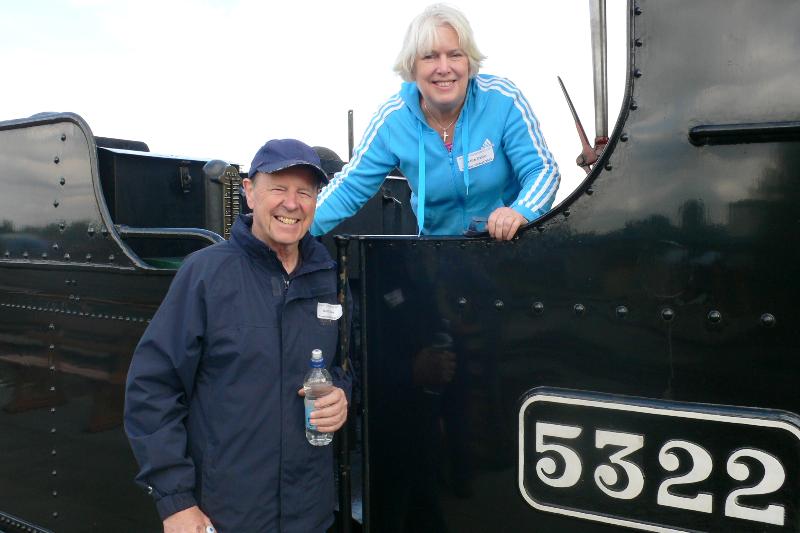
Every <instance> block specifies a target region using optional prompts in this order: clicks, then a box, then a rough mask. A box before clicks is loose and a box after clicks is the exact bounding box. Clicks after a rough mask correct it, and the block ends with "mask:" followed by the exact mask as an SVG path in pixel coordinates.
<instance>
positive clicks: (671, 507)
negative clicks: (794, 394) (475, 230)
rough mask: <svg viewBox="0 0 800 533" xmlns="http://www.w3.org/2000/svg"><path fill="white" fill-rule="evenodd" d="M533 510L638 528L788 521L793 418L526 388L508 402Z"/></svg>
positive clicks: (795, 525)
mask: <svg viewBox="0 0 800 533" xmlns="http://www.w3.org/2000/svg"><path fill="white" fill-rule="evenodd" d="M518 452H519V463H518V481H519V490H520V492H521V494H522V497H523V498H524V499H525V500H526V501H527V502H528V503H529V504H530V505H531V506H532V507H533V508H535V509H537V510H540V511H546V512H551V513H558V514H561V515H566V516H572V517H575V518H580V519H585V520H592V521H597V522H604V523H607V524H613V525H617V526H624V527H629V528H634V529H640V530H645V531H737V532H739V531H742V532H744V531H793V532H797V531H800V514H798V503H800V476H799V475H798V474H800V418H798V416H797V415H795V414H793V413H789V412H785V411H776V410H765V409H755V408H739V407H728V406H718V405H707V404H693V403H683V402H673V401H654V400H647V399H642V398H634V397H625V396H617V395H609V394H601V393H584V392H576V391H571V390H564V389H552V388H537V389H533V390H532V391H530V392H529V393H528V394H527V395H525V396H524V397H523V399H522V403H521V406H520V409H519V450H518Z"/></svg>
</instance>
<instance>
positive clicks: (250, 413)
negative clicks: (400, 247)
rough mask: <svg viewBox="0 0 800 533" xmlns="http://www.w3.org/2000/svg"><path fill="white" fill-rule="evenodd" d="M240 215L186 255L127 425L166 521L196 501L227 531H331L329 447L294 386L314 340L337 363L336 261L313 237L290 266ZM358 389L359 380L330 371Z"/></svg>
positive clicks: (139, 354) (153, 328) (136, 372)
mask: <svg viewBox="0 0 800 533" xmlns="http://www.w3.org/2000/svg"><path fill="white" fill-rule="evenodd" d="M251 226H252V218H250V217H249V216H244V217H239V219H238V220H237V221H236V223H235V224H234V227H233V234H232V236H231V239H230V241H227V242H224V243H220V244H217V245H214V246H210V247H208V248H205V249H203V250H201V251H199V252H196V253H194V254H192V255H191V256H189V257H188V258H187V259H186V261H185V262H184V264H183V266H182V267H181V268H180V270H179V271H178V273H177V274H176V276H175V279H174V280H173V282H172V285H171V286H170V289H169V292H168V293H167V296H166V298H165V299H164V301H163V302H162V304H161V306H160V307H159V309H158V311H157V312H156V314H155V315H154V316H153V319H152V321H151V322H150V325H149V326H148V328H147V330H146V331H145V333H144V335H143V337H142V339H141V340H140V341H139V344H138V346H137V348H136V351H135V353H134V355H133V360H132V362H131V367H130V371H129V373H128V382H127V389H126V396H125V430H126V432H127V434H128V438H129V440H130V443H131V447H132V448H133V453H134V455H135V456H136V459H137V461H138V462H139V466H140V467H141V470H140V472H139V475H138V476H137V481H138V482H139V483H140V484H141V485H142V486H144V487H145V488H146V489H147V490H148V492H151V493H152V495H153V496H154V498H155V500H156V507H157V509H158V512H159V514H160V515H161V517H162V519H163V518H166V517H167V516H170V515H172V514H173V513H176V512H178V511H181V510H183V509H186V508H189V507H191V506H193V505H199V507H200V509H201V510H202V511H203V512H205V513H206V514H207V515H208V517H209V518H210V519H211V521H212V523H213V524H214V525H215V526H216V527H217V529H218V531H220V532H221V533H229V532H251V531H252V532H272V531H280V532H282V533H294V532H297V533H310V532H318V531H319V532H322V531H325V529H326V528H327V527H329V526H330V524H331V523H332V522H333V506H334V482H333V455H332V450H331V448H332V447H331V446H325V447H316V446H312V445H311V444H309V443H308V442H307V441H306V438H305V429H304V410H303V399H302V398H301V397H300V396H298V394H297V391H298V389H300V388H301V387H302V384H303V377H304V375H305V373H306V371H307V370H308V361H309V359H310V357H311V350H313V349H314V348H321V349H322V352H323V355H324V357H325V362H326V364H327V365H328V366H329V367H330V365H331V362H332V360H333V359H334V355H335V354H336V348H337V340H338V324H337V321H336V320H325V319H320V318H318V310H317V306H318V304H320V303H323V304H332V305H336V304H337V292H336V269H335V263H334V262H333V260H332V259H331V258H330V255H329V254H328V252H327V250H325V248H324V247H323V246H322V245H321V244H320V243H318V242H317V241H316V240H315V239H314V238H313V237H311V236H310V235H306V236H305V237H304V238H303V239H302V241H301V242H300V254H301V257H302V262H301V263H300V266H299V267H298V268H297V269H296V271H295V272H293V273H292V275H291V276H288V275H287V274H286V272H285V271H284V269H283V266H282V265H281V263H280V261H279V260H278V258H277V256H276V255H275V253H274V252H273V251H272V250H270V249H269V247H267V246H266V245H265V244H264V243H262V242H261V241H259V240H258V239H256V238H255V237H254V236H253V235H252V233H251V231H250V227H251ZM331 373H332V374H333V376H334V382H335V384H336V385H337V386H339V387H342V388H343V389H345V392H346V393H347V394H348V396H349V390H350V376H349V375H348V374H346V373H345V372H343V371H342V369H341V368H332V369H331Z"/></svg>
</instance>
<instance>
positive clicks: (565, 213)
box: [564, 209, 572, 218]
mask: <svg viewBox="0 0 800 533" xmlns="http://www.w3.org/2000/svg"><path fill="white" fill-rule="evenodd" d="M571 214H572V212H571V211H570V210H569V209H565V210H564V218H569V216H570V215H571Z"/></svg>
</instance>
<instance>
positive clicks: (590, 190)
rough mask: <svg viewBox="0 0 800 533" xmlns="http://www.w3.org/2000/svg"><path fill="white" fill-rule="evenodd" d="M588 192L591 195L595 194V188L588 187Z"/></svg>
mask: <svg viewBox="0 0 800 533" xmlns="http://www.w3.org/2000/svg"><path fill="white" fill-rule="evenodd" d="M586 194H588V195H589V196H591V195H593V194H594V189H592V188H591V187H589V188H588V189H586Z"/></svg>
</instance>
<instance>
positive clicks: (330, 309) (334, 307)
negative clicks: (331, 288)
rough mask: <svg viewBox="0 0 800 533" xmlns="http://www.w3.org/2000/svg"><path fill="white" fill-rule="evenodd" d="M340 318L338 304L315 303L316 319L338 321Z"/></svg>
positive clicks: (340, 309)
mask: <svg viewBox="0 0 800 533" xmlns="http://www.w3.org/2000/svg"><path fill="white" fill-rule="evenodd" d="M341 317H342V306H341V305H339V304H326V303H324V302H318V303H317V318H321V319H322V320H339V319H340V318H341Z"/></svg>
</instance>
